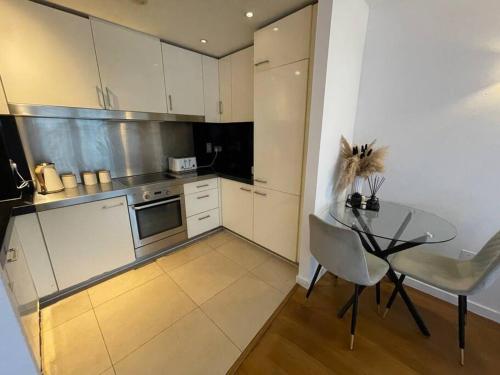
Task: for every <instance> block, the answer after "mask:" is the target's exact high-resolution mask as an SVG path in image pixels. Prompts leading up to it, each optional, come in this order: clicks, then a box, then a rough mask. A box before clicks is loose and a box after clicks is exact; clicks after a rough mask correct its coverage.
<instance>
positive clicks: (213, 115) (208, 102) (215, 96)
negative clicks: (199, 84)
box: [202, 56, 221, 122]
mask: <svg viewBox="0 0 500 375" xmlns="http://www.w3.org/2000/svg"><path fill="white" fill-rule="evenodd" d="M202 63H203V99H204V102H205V122H220V111H221V103H220V99H219V60H217V59H214V58H213V57H209V56H202Z"/></svg>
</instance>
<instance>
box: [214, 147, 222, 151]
mask: <svg viewBox="0 0 500 375" xmlns="http://www.w3.org/2000/svg"><path fill="white" fill-rule="evenodd" d="M214 151H215V152H222V146H214Z"/></svg>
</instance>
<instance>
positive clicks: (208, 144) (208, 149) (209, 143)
mask: <svg viewBox="0 0 500 375" xmlns="http://www.w3.org/2000/svg"><path fill="white" fill-rule="evenodd" d="M206 146H207V154H211V153H212V143H211V142H207V143H206Z"/></svg>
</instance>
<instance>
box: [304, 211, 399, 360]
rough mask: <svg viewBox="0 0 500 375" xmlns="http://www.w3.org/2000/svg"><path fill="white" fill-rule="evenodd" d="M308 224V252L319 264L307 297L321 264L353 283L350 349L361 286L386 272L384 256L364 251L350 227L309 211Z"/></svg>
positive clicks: (373, 281) (387, 266)
mask: <svg viewBox="0 0 500 375" xmlns="http://www.w3.org/2000/svg"><path fill="white" fill-rule="evenodd" d="M309 228H310V249H311V253H312V255H313V256H314V257H315V258H316V260H317V261H318V263H319V264H318V266H317V268H316V272H315V273H314V276H313V279H312V281H311V284H310V286H309V290H308V291H307V295H306V297H307V298H309V296H310V294H311V292H312V290H313V288H314V284H315V283H316V279H317V278H318V275H319V273H320V271H321V268H322V267H324V268H325V269H327V270H328V271H330V272H331V273H333V274H334V275H336V276H338V277H341V278H343V279H345V280H347V281H350V282H352V283H354V303H353V305H352V318H351V341H350V346H349V347H350V349H351V350H352V349H353V347H354V333H355V330H356V320H357V315H358V298H359V292H360V286H361V285H363V286H372V285H375V284H377V283H379V282H380V280H381V279H382V278H383V277H384V275H385V274H386V273H387V271H388V269H389V265H388V263H387V262H386V261H384V260H383V259H381V258H378V257H376V256H375V255H372V254H370V253H368V252H366V251H365V249H364V248H363V245H362V244H361V240H360V239H359V236H358V235H357V234H356V232H354V231H352V230H350V229H343V228H339V227H336V226H333V225H331V224H329V223H327V222H325V221H323V220H322V219H321V218H319V217H317V216H316V215H309Z"/></svg>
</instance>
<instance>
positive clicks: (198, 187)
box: [196, 184, 208, 189]
mask: <svg viewBox="0 0 500 375" xmlns="http://www.w3.org/2000/svg"><path fill="white" fill-rule="evenodd" d="M207 186H208V184H203V185H198V186H196V188H197V189H200V188H202V187H207Z"/></svg>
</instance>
